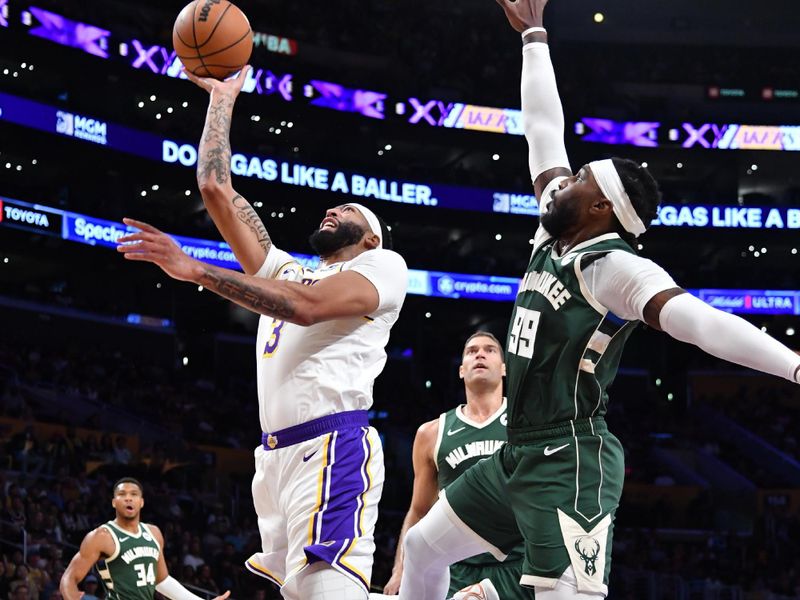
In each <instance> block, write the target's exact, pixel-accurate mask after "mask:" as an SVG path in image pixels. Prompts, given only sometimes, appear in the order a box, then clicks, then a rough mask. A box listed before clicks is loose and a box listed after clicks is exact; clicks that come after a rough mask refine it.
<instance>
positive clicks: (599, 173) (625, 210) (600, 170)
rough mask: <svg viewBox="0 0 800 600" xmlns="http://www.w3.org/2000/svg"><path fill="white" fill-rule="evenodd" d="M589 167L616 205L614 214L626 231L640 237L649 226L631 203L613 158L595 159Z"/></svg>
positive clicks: (605, 194) (606, 195)
mask: <svg viewBox="0 0 800 600" xmlns="http://www.w3.org/2000/svg"><path fill="white" fill-rule="evenodd" d="M589 168H590V169H591V170H592V175H594V179H595V181H597V185H598V186H599V187H600V191H601V192H603V196H605V197H606V198H608V200H609V201H610V202H611V206H613V207H614V214H615V215H617V219H619V222H620V223H622V226H623V227H624V228H625V231H627V232H628V233H632V234H633V235H634V236H636V237H639V236H640V235H642V234H643V233H644V232H645V230H646V229H647V227H645V226H644V223H642V220H641V219H640V218H639V215H637V214H636V211H635V210H634V208H633V204H631V199H630V198H629V197H628V194H627V193H626V192H625V186H624V185H622V180H621V179H620V178H619V173H617V168H616V167H615V166H614V163H613V162H612V161H611V159H610V158H609V159H606V160H595V161H593V162H590V163H589Z"/></svg>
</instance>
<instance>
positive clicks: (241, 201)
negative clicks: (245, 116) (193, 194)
mask: <svg viewBox="0 0 800 600" xmlns="http://www.w3.org/2000/svg"><path fill="white" fill-rule="evenodd" d="M249 69H250V67H249V66H248V67H245V68H244V69H242V71H241V72H240V73H239V75H238V76H236V77H235V78H233V79H229V80H227V81H217V80H216V79H211V78H204V77H197V76H195V75H192V74H191V73H189V72H188V71H185V73H186V76H187V77H188V78H189V79H190V80H191V81H193V82H194V83H196V84H197V85H198V86H200V87H201V88H203V89H204V90H206V91H207V92H209V102H208V112H207V114H206V123H205V127H204V128H203V135H202V137H201V138H200V148H199V149H198V152H197V155H198V158H197V184H198V186H199V187H200V194H201V195H202V196H203V203H204V204H205V206H206V210H208V214H209V215H211V218H212V220H213V221H214V224H215V225H216V226H217V229H219V232H220V233H221V234H222V237H223V238H225V241H226V242H228V244H230V246H231V248H232V249H233V253H234V254H235V255H236V258H237V260H238V261H239V263H240V264H241V265H242V268H243V269H244V272H245V273H247V274H248V275H252V274H254V273H256V272H257V271H258V270H259V268H261V265H263V264H264V260H265V259H266V256H267V253H268V252H269V249H270V247H271V246H272V241H271V240H270V238H269V234H267V229H266V227H264V223H263V222H262V221H261V218H260V217H259V216H258V214H257V213H256V211H255V210H254V209H253V207H252V206H251V205H250V203H249V202H248V201H247V200H246V199H245V198H244V197H243V196H242V195H241V194H238V193H236V190H234V189H233V184H232V182H231V143H230V131H231V119H232V118H233V105H234V103H235V102H236V98H237V96H238V95H239V92H241V90H242V85H244V82H245V79H246V78H247V72H248V70H249Z"/></svg>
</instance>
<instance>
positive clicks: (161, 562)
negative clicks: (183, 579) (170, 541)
mask: <svg viewBox="0 0 800 600" xmlns="http://www.w3.org/2000/svg"><path fill="white" fill-rule="evenodd" d="M147 526H148V527H149V528H150V531H151V532H152V533H153V537H154V538H155V539H156V542H158V547H159V548H160V549H161V552H159V554H158V563H157V564H156V584H158V583H161V582H162V581H164V580H165V579H166V578H167V577H169V569H168V568H167V557H166V552H165V551H164V534H163V533H161V530H160V529H159V528H158V527H156V526H155V525H152V524H148V525H147Z"/></svg>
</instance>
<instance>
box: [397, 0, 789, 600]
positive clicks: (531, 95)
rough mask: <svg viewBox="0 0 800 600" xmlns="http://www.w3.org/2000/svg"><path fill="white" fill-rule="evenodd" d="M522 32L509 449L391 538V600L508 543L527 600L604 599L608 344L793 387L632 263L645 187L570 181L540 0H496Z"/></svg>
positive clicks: (669, 286)
mask: <svg viewBox="0 0 800 600" xmlns="http://www.w3.org/2000/svg"><path fill="white" fill-rule="evenodd" d="M497 2H498V4H500V6H501V7H502V8H503V10H504V11H505V13H506V17H507V18H508V21H509V22H510V23H511V25H512V26H513V28H514V29H516V30H517V31H518V32H520V33H521V34H522V41H523V51H522V55H523V59H522V86H521V88H522V120H523V128H524V130H525V137H526V139H527V141H528V146H529V166H530V172H531V178H532V180H533V184H534V190H535V192H536V196H537V197H538V198H539V203H540V205H539V208H540V213H541V215H542V216H541V220H540V225H539V229H538V230H537V232H536V234H535V236H534V247H533V252H532V254H531V257H530V260H529V263H528V268H527V269H526V272H525V275H524V277H523V279H522V283H521V284H520V288H519V291H518V295H517V300H516V303H515V305H514V309H513V313H512V316H511V323H510V327H509V331H508V339H507V345H506V351H507V354H506V365H507V369H508V376H507V392H506V396H507V398H508V443H507V444H506V445H505V446H503V448H502V449H501V450H500V451H499V452H497V453H495V454H494V455H492V456H491V457H490V458H489V459H487V460H484V461H480V462H478V463H477V464H475V465H474V466H472V467H471V468H470V469H468V470H467V471H466V472H465V473H464V475H462V476H461V477H459V478H458V479H457V480H456V481H455V482H453V483H452V484H451V485H450V486H449V487H448V488H447V489H446V490H445V491H444V495H443V497H442V498H440V500H439V501H438V502H437V503H436V504H435V505H434V506H433V507H432V508H431V509H430V511H429V512H428V514H427V515H426V516H425V518H423V519H422V520H420V522H419V523H417V524H416V525H415V526H414V527H412V528H411V529H409V531H408V533H407V534H406V539H405V550H404V560H403V577H402V580H401V584H400V598H401V600H442V598H444V597H445V594H446V592H447V585H448V581H447V570H446V566H447V565H448V564H451V563H453V562H456V561H459V560H462V559H464V558H465V557H467V556H472V555H474V554H477V553H479V552H485V551H487V550H488V551H490V552H492V553H493V554H494V555H495V556H497V557H498V558H502V557H503V556H504V554H506V553H507V552H509V549H510V548H513V547H514V546H515V545H516V544H518V543H519V541H520V540H523V541H524V544H525V560H524V563H523V566H522V577H521V578H520V583H521V584H522V585H524V586H526V587H531V588H534V589H535V591H536V598H537V600H576V599H580V600H590V599H595V600H596V599H598V598H602V597H605V596H606V595H607V593H608V587H607V584H608V574H609V571H610V567H611V545H612V534H613V520H614V515H615V513H616V510H617V506H618V505H619V499H620V496H621V493H622V483H623V474H624V465H623V452H622V448H621V446H620V443H619V441H618V440H617V438H616V437H614V436H613V435H612V434H611V433H609V431H608V428H607V427H606V424H605V421H604V419H603V416H604V414H605V412H606V405H607V403H608V395H607V393H606V389H607V388H608V386H609V385H610V384H611V382H612V381H613V379H614V377H615V375H616V372H617V367H618V365H619V360H620V355H621V352H622V346H623V344H624V342H625V340H626V339H627V338H628V336H629V335H630V334H631V332H632V330H633V329H634V328H635V327H636V325H637V323H639V322H644V323H647V324H648V325H649V326H651V327H652V328H654V329H657V330H663V331H664V332H666V333H667V334H669V335H671V336H672V337H674V338H676V339H678V340H681V341H684V342H687V343H691V344H694V345H696V346H698V347H699V348H701V349H703V350H705V351H706V352H708V353H709V354H712V355H714V356H716V357H718V358H722V359H725V360H728V361H731V362H735V363H738V364H740V365H743V366H746V367H749V368H752V369H756V370H759V371H763V372H765V373H770V374H773V375H777V376H780V377H784V378H786V379H788V380H789V381H793V382H795V383H800V357H798V356H797V354H795V353H794V352H792V351H791V350H790V349H788V348H786V347H785V346H784V345H782V344H781V343H779V342H778V341H777V340H775V339H773V338H771V337H770V336H768V335H767V334H765V333H763V332H762V331H761V330H759V329H757V328H756V327H754V326H752V325H751V324H749V323H748V322H747V321H744V320H743V319H740V318H739V317H736V316H734V315H731V314H728V313H724V312H721V311H718V310H716V309H714V308H712V307H710V306H709V305H707V304H705V303H704V302H702V301H700V300H698V299H696V298H694V297H693V296H691V295H690V294H687V293H686V291H685V290H683V289H682V288H680V287H678V286H677V285H676V284H675V282H674V281H673V280H672V278H671V277H670V276H669V275H668V274H667V273H666V272H665V271H664V270H663V269H662V268H661V267H659V266H658V265H656V264H655V263H653V262H652V261H649V260H646V259H644V258H642V257H639V256H637V255H636V253H635V252H634V250H633V246H634V244H635V238H636V237H637V236H639V235H641V234H642V233H644V232H645V230H646V229H647V226H648V225H649V224H650V223H651V222H652V220H653V218H654V217H655V216H656V214H657V207H658V201H659V194H658V186H657V184H656V182H655V180H654V179H653V177H652V176H651V175H650V174H649V172H648V171H647V169H645V168H643V167H641V166H640V165H639V164H637V163H635V162H633V161H630V160H623V159H618V158H614V159H608V160H599V161H594V162H591V163H589V164H587V165H584V166H583V167H581V168H580V169H579V171H578V172H577V174H575V175H573V173H572V169H571V168H570V166H569V161H568V159H567V155H566V150H565V147H564V115H563V112H562V109H561V101H560V98H559V96H558V89H557V87H556V81H555V74H554V72H553V65H552V63H551V61H550V51H549V47H548V45H547V32H546V31H545V29H544V28H543V27H542V24H543V19H542V15H543V12H544V8H545V6H546V4H547V0H497Z"/></svg>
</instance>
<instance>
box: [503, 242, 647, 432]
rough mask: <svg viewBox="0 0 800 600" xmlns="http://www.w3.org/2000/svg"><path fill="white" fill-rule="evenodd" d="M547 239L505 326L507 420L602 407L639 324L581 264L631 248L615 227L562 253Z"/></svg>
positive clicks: (570, 415) (566, 416) (553, 418)
mask: <svg viewBox="0 0 800 600" xmlns="http://www.w3.org/2000/svg"><path fill="white" fill-rule="evenodd" d="M554 244H555V240H553V239H549V240H546V241H545V242H544V243H542V244H541V245H540V246H538V247H537V248H535V249H534V251H533V254H532V255H531V260H530V263H529V264H528V269H527V271H526V273H525V277H524V278H523V280H522V283H521V284H520V288H519V293H518V295H517V301H516V303H515V304H514V312H513V314H512V319H511V325H510V327H509V330H508V340H507V353H506V368H507V376H506V385H507V388H506V389H507V397H508V426H509V428H510V429H528V428H535V427H541V426H543V425H547V424H552V423H559V422H564V421H569V420H576V419H584V418H587V417H600V416H602V415H604V414H605V412H606V405H607V403H608V395H607V393H606V388H607V387H608V386H609V384H611V382H612V381H613V380H614V377H615V376H616V374H617V368H618V366H619V359H620V355H621V354H622V347H623V346H624V344H625V341H626V340H627V338H628V336H629V335H630V334H631V332H632V331H633V329H634V327H635V326H636V324H637V323H638V322H637V321H624V320H622V319H620V318H618V317H616V316H615V315H613V314H612V313H610V312H608V310H607V309H605V308H604V307H603V306H601V305H600V304H599V303H598V302H597V300H596V299H595V298H594V297H593V296H591V294H590V293H589V291H588V289H587V286H586V282H585V281H584V280H583V275H582V271H581V269H582V268H585V267H586V266H588V265H589V264H590V263H591V262H592V261H594V260H597V259H599V258H602V257H603V256H605V255H606V254H608V253H609V252H611V251H615V250H616V251H623V252H632V250H631V248H630V246H628V244H626V243H625V242H624V241H622V239H621V238H620V237H619V236H618V235H617V234H616V233H609V234H606V235H602V236H600V237H596V238H593V239H591V240H587V241H586V242H583V243H581V244H578V245H577V246H575V247H574V248H572V249H571V250H570V251H569V252H567V253H566V254H565V255H564V256H557V255H556V254H555V251H554V248H553V246H554Z"/></svg>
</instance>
